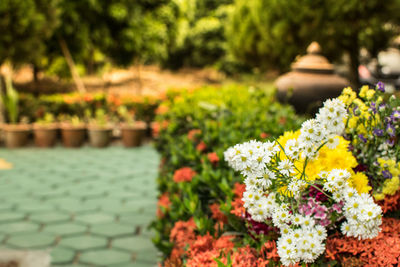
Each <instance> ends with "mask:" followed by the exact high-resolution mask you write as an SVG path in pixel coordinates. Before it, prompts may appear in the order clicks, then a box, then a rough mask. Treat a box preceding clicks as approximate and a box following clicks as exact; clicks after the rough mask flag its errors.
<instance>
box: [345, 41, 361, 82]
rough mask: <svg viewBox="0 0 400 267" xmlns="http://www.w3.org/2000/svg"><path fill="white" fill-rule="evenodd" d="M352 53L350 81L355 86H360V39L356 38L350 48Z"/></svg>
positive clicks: (350, 53)
mask: <svg viewBox="0 0 400 267" xmlns="http://www.w3.org/2000/svg"><path fill="white" fill-rule="evenodd" d="M348 51H349V55H350V82H351V84H352V86H353V88H357V89H358V88H360V78H359V76H358V67H359V65H360V47H359V45H358V39H357V38H355V39H354V40H353V43H352V47H351V48H350V49H349V50H348Z"/></svg>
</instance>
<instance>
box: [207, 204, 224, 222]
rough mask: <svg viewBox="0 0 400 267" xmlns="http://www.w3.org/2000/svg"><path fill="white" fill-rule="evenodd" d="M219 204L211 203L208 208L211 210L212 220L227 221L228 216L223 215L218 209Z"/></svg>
mask: <svg viewBox="0 0 400 267" xmlns="http://www.w3.org/2000/svg"><path fill="white" fill-rule="evenodd" d="M219 207H220V206H219V204H217V203H214V204H211V205H210V210H211V213H212V216H211V217H212V218H213V219H214V220H217V221H220V222H222V223H227V222H228V218H227V217H226V216H225V214H223V213H222V212H221V210H220V209H219Z"/></svg>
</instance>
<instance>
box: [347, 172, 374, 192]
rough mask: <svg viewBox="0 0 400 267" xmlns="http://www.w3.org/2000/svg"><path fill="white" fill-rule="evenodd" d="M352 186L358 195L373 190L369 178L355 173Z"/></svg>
mask: <svg viewBox="0 0 400 267" xmlns="http://www.w3.org/2000/svg"><path fill="white" fill-rule="evenodd" d="M349 183H350V186H351V187H353V188H355V189H357V191H358V193H360V194H361V193H368V192H369V191H370V190H371V186H369V185H368V177H367V176H366V175H365V174H364V173H362V172H358V173H353V174H352V176H351V178H350V181H349Z"/></svg>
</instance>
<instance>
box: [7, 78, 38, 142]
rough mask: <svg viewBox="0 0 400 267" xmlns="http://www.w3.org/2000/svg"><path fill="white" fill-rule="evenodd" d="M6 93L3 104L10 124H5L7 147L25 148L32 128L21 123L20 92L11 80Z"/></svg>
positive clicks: (8, 81)
mask: <svg viewBox="0 0 400 267" xmlns="http://www.w3.org/2000/svg"><path fill="white" fill-rule="evenodd" d="M5 85H6V88H5V92H1V102H2V104H3V106H4V108H5V110H6V114H7V121H8V123H4V124H3V127H2V128H3V131H4V139H5V144H6V147H8V148H15V147H23V146H25V145H26V144H27V143H28V140H29V134H30V131H31V126H30V125H29V124H27V123H26V122H25V123H24V122H23V120H22V122H21V123H19V110H18V100H19V98H18V92H17V91H16V90H15V89H14V87H13V86H12V82H11V78H8V79H6V82H5Z"/></svg>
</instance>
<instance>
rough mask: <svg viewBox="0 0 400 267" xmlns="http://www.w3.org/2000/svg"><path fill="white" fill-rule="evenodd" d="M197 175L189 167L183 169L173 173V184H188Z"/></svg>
mask: <svg viewBox="0 0 400 267" xmlns="http://www.w3.org/2000/svg"><path fill="white" fill-rule="evenodd" d="M196 174H197V173H196V172H195V171H194V170H192V168H190V167H183V168H180V169H178V170H176V171H175V173H174V182H176V183H180V182H190V181H192V179H193V176H195V175H196Z"/></svg>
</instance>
